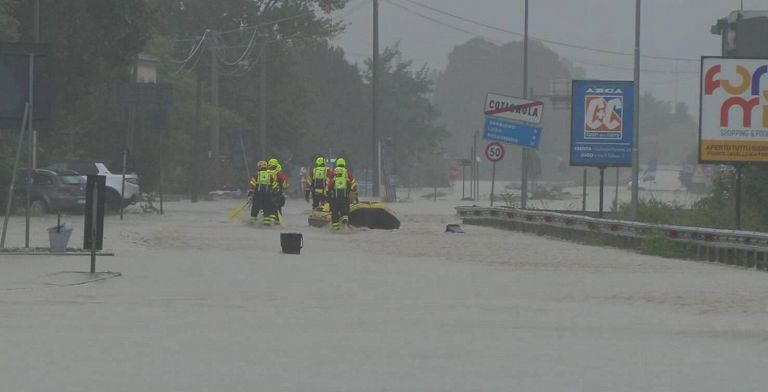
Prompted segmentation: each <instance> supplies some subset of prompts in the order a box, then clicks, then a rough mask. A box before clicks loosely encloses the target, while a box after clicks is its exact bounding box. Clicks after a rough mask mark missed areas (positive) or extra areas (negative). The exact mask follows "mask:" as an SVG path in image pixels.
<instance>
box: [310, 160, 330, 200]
mask: <svg viewBox="0 0 768 392" xmlns="http://www.w3.org/2000/svg"><path fill="white" fill-rule="evenodd" d="M315 165H316V166H315V168H314V169H312V170H311V171H310V172H309V173H307V181H306V187H305V188H304V190H305V192H304V199H305V200H306V201H307V203H309V198H310V196H311V197H312V208H313V209H317V208H320V207H322V205H323V204H325V203H326V197H325V186H326V185H327V184H326V183H327V182H328V177H329V175H330V174H331V173H333V170H331V169H330V168H328V167H326V166H325V158H323V157H318V158H317V159H316V160H315Z"/></svg>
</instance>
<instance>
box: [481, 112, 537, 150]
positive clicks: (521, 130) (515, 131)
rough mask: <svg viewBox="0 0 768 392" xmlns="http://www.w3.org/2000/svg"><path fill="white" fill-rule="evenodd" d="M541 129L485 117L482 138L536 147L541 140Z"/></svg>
mask: <svg viewBox="0 0 768 392" xmlns="http://www.w3.org/2000/svg"><path fill="white" fill-rule="evenodd" d="M541 130H542V128H541V127H537V126H534V125H530V124H522V123H516V122H512V121H507V120H501V119H496V118H493V117H486V118H485V129H484V131H483V138H484V139H486V140H492V141H497V142H502V143H508V144H517V145H519V146H523V147H528V148H533V149H538V148H539V143H540V142H541Z"/></svg>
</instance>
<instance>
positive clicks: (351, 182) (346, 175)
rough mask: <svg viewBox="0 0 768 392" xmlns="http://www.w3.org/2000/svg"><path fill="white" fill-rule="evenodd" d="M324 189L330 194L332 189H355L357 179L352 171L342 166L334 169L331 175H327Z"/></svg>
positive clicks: (354, 190) (346, 190) (345, 190)
mask: <svg viewBox="0 0 768 392" xmlns="http://www.w3.org/2000/svg"><path fill="white" fill-rule="evenodd" d="M326 191H327V192H329V194H331V193H332V192H333V191H344V192H348V191H353V192H356V191H357V181H355V176H354V175H352V172H351V171H349V170H347V169H346V168H343V167H337V168H336V169H334V171H333V173H332V175H330V176H328V182H327V183H326Z"/></svg>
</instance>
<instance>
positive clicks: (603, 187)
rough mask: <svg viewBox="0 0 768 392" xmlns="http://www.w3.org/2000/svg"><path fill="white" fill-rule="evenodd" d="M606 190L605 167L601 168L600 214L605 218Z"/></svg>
mask: <svg viewBox="0 0 768 392" xmlns="http://www.w3.org/2000/svg"><path fill="white" fill-rule="evenodd" d="M604 190H605V167H604V166H600V210H599V211H600V212H599V214H598V216H599V217H600V218H602V217H603V194H604Z"/></svg>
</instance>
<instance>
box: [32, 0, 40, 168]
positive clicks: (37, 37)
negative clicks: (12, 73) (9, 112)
mask: <svg viewBox="0 0 768 392" xmlns="http://www.w3.org/2000/svg"><path fill="white" fill-rule="evenodd" d="M34 14H35V15H34V18H33V19H34V30H35V31H34V37H33V38H34V42H35V43H36V44H38V43H40V0H35V9H34ZM32 169H37V131H35V130H32Z"/></svg>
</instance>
